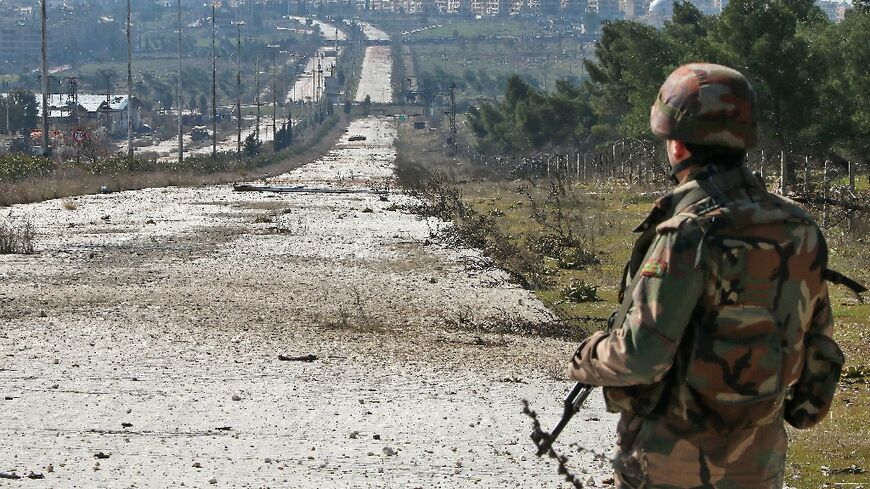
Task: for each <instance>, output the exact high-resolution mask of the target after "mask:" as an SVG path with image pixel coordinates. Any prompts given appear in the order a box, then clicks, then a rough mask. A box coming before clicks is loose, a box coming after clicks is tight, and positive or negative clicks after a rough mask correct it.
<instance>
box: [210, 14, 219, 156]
mask: <svg viewBox="0 0 870 489" xmlns="http://www.w3.org/2000/svg"><path fill="white" fill-rule="evenodd" d="M219 4H220V3H219V2H212V4H211V158H212V159H215V158H217V64H216V61H215V47H214V38H215V19H214V16H215V9H216V7H218V6H219Z"/></svg>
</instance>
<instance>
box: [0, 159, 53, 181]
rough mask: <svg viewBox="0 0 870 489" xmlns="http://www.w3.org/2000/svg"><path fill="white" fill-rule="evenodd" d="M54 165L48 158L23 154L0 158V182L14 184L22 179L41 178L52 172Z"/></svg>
mask: <svg viewBox="0 0 870 489" xmlns="http://www.w3.org/2000/svg"><path fill="white" fill-rule="evenodd" d="M55 168H56V165H55V164H54V162H53V161H51V160H50V159H49V158H46V157H44V156H34V155H29V154H25V153H10V154H6V155H2V156H0V182H14V181H16V180H21V179H22V178H26V177H32V176H42V175H47V174H49V173H51V172H53V171H54V170H55Z"/></svg>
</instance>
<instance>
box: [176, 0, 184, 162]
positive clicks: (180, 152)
mask: <svg viewBox="0 0 870 489" xmlns="http://www.w3.org/2000/svg"><path fill="white" fill-rule="evenodd" d="M177 3H178V87H177V88H176V104H177V105H178V165H179V166H181V163H182V162H184V141H183V139H182V137H183V136H184V121H183V117H182V113H181V112H182V110H181V0H177Z"/></svg>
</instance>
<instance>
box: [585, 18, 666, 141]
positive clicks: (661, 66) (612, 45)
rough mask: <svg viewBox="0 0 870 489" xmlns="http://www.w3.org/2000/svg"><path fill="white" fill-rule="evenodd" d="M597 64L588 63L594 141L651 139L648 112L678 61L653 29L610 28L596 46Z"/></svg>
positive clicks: (622, 24) (633, 26) (620, 23)
mask: <svg viewBox="0 0 870 489" xmlns="http://www.w3.org/2000/svg"><path fill="white" fill-rule="evenodd" d="M595 54H596V57H597V61H586V62H585V65H586V69H587V73H588V74H589V84H588V88H589V91H590V96H591V99H590V101H591V104H592V106H593V108H594V109H595V113H596V115H597V116H598V118H599V122H598V124H597V125H596V126H595V127H593V133H594V134H595V135H596V137H597V138H598V139H601V140H613V139H617V138H619V137H631V138H638V139H642V138H644V139H650V138H651V137H652V134H651V133H650V131H649V107H650V105H651V104H652V102H653V100H655V97H656V94H657V93H658V88H659V86H661V83H662V82H663V81H664V79H665V78H666V77H667V75H668V73H670V72H671V71H672V70H673V69H674V68H676V67H677V66H678V61H679V57H678V55H677V53H675V52H674V50H673V48H672V43H671V42H669V41H668V39H667V38H666V37H665V35H664V34H663V33H662V32H660V31H658V30H656V29H655V28H654V27H652V26H648V25H643V24H639V23H637V22H631V21H618V22H611V23H607V24H605V25H604V27H603V28H602V33H601V39H599V40H598V41H597V42H596V43H595Z"/></svg>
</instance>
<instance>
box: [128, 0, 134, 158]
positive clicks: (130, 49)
mask: <svg viewBox="0 0 870 489" xmlns="http://www.w3.org/2000/svg"><path fill="white" fill-rule="evenodd" d="M130 27H131V22H130V0H127V158H130V159H131V160H132V159H133V45H132V44H130V42H131V37H130Z"/></svg>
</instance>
